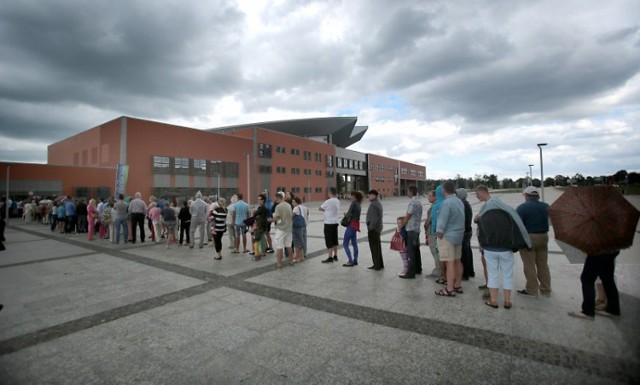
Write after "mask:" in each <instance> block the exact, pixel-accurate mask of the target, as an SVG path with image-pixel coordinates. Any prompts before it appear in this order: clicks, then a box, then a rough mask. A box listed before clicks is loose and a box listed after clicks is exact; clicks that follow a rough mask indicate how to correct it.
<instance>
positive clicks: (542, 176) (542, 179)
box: [537, 143, 547, 202]
mask: <svg viewBox="0 0 640 385" xmlns="http://www.w3.org/2000/svg"><path fill="white" fill-rule="evenodd" d="M546 145H547V143H538V144H537V146H538V148H539V149H540V190H541V192H542V201H543V202H544V167H543V165H542V147H543V146H546Z"/></svg>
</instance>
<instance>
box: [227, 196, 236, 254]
mask: <svg viewBox="0 0 640 385" xmlns="http://www.w3.org/2000/svg"><path fill="white" fill-rule="evenodd" d="M237 201H238V196H237V195H236V194H233V195H232V196H231V199H230V203H229V206H227V234H229V248H230V249H231V250H235V249H236V225H235V224H234V223H233V205H234V204H235V203H236V202H237Z"/></svg>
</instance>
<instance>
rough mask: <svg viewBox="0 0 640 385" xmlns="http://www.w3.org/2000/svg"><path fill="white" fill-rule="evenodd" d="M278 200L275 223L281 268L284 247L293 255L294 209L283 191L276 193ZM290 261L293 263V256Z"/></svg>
mask: <svg viewBox="0 0 640 385" xmlns="http://www.w3.org/2000/svg"><path fill="white" fill-rule="evenodd" d="M238 198H240V197H238ZM276 202H277V203H278V205H277V207H276V211H275V213H274V214H273V224H274V225H275V227H276V234H275V246H276V267H277V268H281V267H282V257H283V255H284V249H287V252H288V254H289V255H291V256H293V251H292V250H291V242H292V235H291V231H292V225H293V209H292V208H291V205H290V204H289V203H287V202H286V201H285V200H284V193H283V192H282V191H280V192H278V193H277V194H276ZM289 263H290V264H293V258H292V261H290V262H289Z"/></svg>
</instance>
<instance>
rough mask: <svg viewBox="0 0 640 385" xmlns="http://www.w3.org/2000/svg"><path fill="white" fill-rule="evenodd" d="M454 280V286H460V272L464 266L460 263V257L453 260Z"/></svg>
mask: <svg viewBox="0 0 640 385" xmlns="http://www.w3.org/2000/svg"><path fill="white" fill-rule="evenodd" d="M454 266H455V272H456V275H455V277H456V278H455V282H454V283H453V286H454V287H462V273H463V272H464V266H463V265H462V260H461V259H456V260H455V264H454Z"/></svg>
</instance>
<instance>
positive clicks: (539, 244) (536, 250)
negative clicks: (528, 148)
mask: <svg viewBox="0 0 640 385" xmlns="http://www.w3.org/2000/svg"><path fill="white" fill-rule="evenodd" d="M523 195H524V199H525V202H524V203H523V204H521V205H520V206H518V208H517V209H516V211H517V212H518V215H520V218H521V219H522V222H523V223H524V227H526V228H527V232H528V233H529V238H531V249H530V250H529V249H520V257H521V258H522V267H523V269H524V277H525V278H526V280H527V283H526V285H525V288H524V289H522V290H518V294H522V295H525V296H530V297H536V296H537V295H538V291H540V294H542V295H544V296H545V297H548V296H550V295H551V273H550V272H549V264H548V261H547V260H548V254H549V247H548V244H549V212H548V210H549V205H548V204H546V203H545V202H540V200H539V196H540V195H539V193H538V189H537V188H535V187H534V186H529V187H527V188H526V189H525V190H524V194H523Z"/></svg>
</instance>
